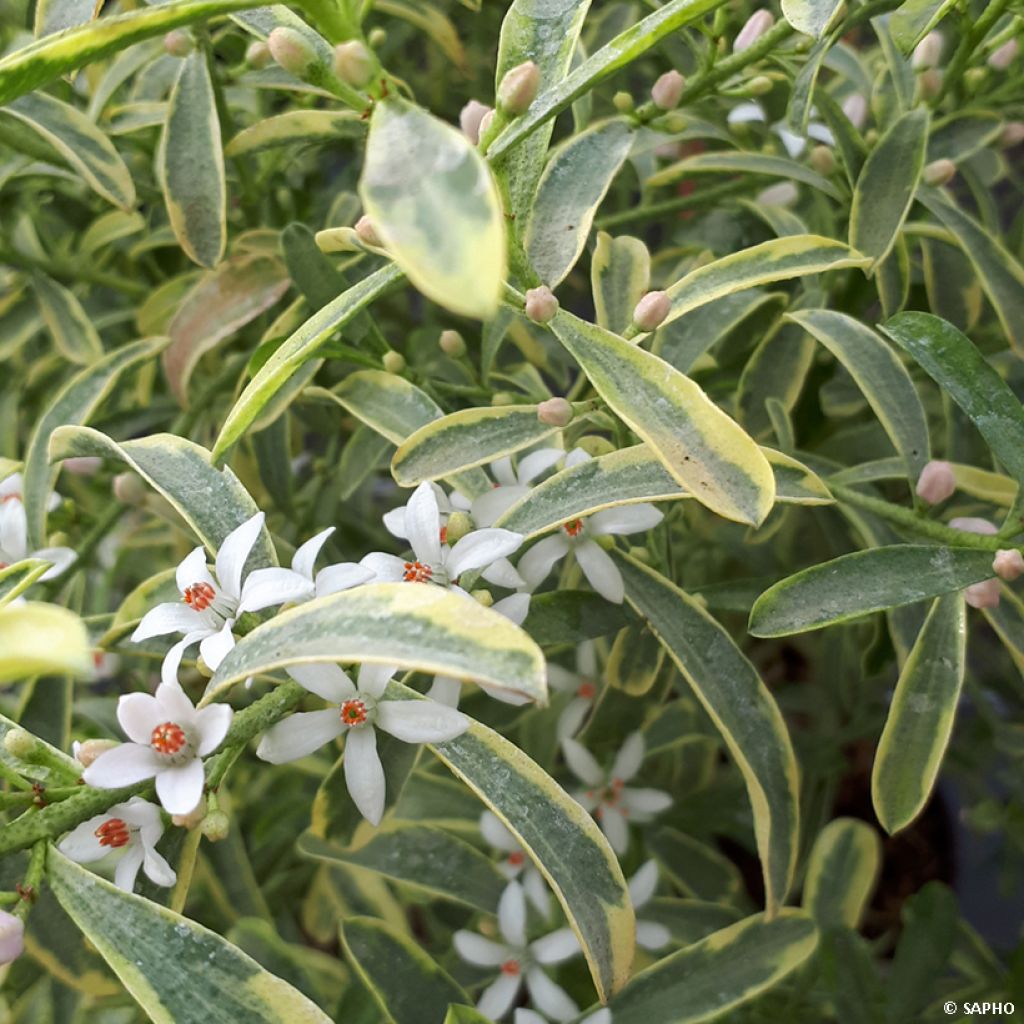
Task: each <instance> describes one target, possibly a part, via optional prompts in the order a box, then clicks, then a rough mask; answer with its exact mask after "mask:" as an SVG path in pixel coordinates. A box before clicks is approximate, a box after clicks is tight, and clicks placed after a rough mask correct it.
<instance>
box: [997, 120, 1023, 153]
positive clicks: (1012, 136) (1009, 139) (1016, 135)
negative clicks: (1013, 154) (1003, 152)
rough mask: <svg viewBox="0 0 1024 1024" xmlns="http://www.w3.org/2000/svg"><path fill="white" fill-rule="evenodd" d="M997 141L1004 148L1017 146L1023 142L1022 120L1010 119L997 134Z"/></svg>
mask: <svg viewBox="0 0 1024 1024" xmlns="http://www.w3.org/2000/svg"><path fill="white" fill-rule="evenodd" d="M999 142H1000V144H1001V145H1002V147H1003V148H1004V149H1010V148H1012V147H1013V146H1019V145H1020V144H1021V143H1022V142H1024V121H1010V122H1008V123H1007V125H1006V127H1005V128H1004V129H1003V133H1002V135H1000V136H999Z"/></svg>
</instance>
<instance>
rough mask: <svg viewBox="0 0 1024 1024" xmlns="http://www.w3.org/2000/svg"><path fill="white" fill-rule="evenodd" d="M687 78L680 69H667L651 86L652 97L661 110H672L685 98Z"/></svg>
mask: <svg viewBox="0 0 1024 1024" xmlns="http://www.w3.org/2000/svg"><path fill="white" fill-rule="evenodd" d="M685 87H686V79H685V78H683V76H682V75H681V74H679V72H678V71H675V70H673V71H666V72H665V74H663V75H662V76H661V77H660V78H659V79H658V80H657V81H656V82H655V83H654V85H653V86H652V87H651V99H652V100H653V101H654V105H655V106H656V107H657V108H658V109H659V110H672V109H674V108H675V107H678V106H679V101H680V100H681V99H682V98H683V89H684V88H685Z"/></svg>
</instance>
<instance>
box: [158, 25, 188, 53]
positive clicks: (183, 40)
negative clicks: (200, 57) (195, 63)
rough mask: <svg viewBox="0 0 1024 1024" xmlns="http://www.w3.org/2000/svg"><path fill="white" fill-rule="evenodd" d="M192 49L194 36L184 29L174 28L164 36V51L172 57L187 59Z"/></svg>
mask: <svg viewBox="0 0 1024 1024" xmlns="http://www.w3.org/2000/svg"><path fill="white" fill-rule="evenodd" d="M192 49H193V43H192V36H191V35H189V33H188V32H186V31H185V30H184V29H180V28H173V29H171V31H170V32H168V33H167V35H165V36H164V50H165V51H166V52H167V53H169V54H170V55H171V56H172V57H187V56H188V55H189V54H190V53H191V52H192Z"/></svg>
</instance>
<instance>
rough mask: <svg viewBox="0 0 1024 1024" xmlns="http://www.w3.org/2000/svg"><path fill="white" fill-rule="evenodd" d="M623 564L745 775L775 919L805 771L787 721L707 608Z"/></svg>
mask: <svg viewBox="0 0 1024 1024" xmlns="http://www.w3.org/2000/svg"><path fill="white" fill-rule="evenodd" d="M615 560H616V564H617V565H618V566H619V568H620V569H621V571H622V575H623V579H624V581H625V584H626V600H627V601H629V603H630V604H631V605H632V606H633V607H634V608H635V609H636V611H637V612H638V613H639V614H640V615H642V616H643V617H644V618H645V619H646V620H647V622H648V623H649V625H650V627H651V629H653V630H654V632H655V633H656V634H657V636H658V638H659V639H660V640H661V642H662V644H664V646H665V649H666V650H667V651H668V654H669V657H671V658H672V660H673V661H674V662H675V663H676V666H677V667H678V668H679V671H680V672H681V673H682V674H683V676H684V677H685V679H686V681H687V682H688V683H689V684H690V686H691V688H692V689H693V692H694V693H695V694H696V696H697V698H698V700H700V702H701V704H702V705H703V706H704V709H705V710H706V711H707V712H708V714H709V715H710V716H711V719H712V721H713V722H714V724H715V726H716V727H717V728H718V730H719V732H720V733H721V734H722V738H723V739H724V740H725V743H726V746H728V748H729V752H730V753H731V754H732V756H733V757H734V758H735V760H736V763H737V764H738V766H739V768H740V771H741V772H742V774H743V781H744V782H745V783H746V786H747V793H748V795H749V797H750V803H751V807H752V809H753V816H754V834H755V836H756V838H757V849H758V854H759V855H760V858H761V867H762V871H763V872H764V881H765V907H766V910H767V912H768V915H769V916H772V915H774V914H775V913H777V911H778V909H779V907H780V906H781V905H782V903H783V902H784V901H785V898H786V892H787V891H788V889H789V886H790V883H791V881H792V878H793V870H794V867H795V864H796V857H797V852H798V840H799V824H800V812H799V803H798V787H797V766H796V758H795V756H794V754H793V747H792V744H791V742H790V739H789V732H788V731H787V729H786V723H785V721H784V720H783V718H782V714H781V713H780V711H779V709H778V706H777V705H776V703H775V701H774V699H773V698H772V695H771V693H770V692H769V691H768V688H767V687H766V686H765V685H764V683H763V682H762V681H761V678H760V677H759V676H758V674H757V670H756V669H755V668H754V666H753V665H752V664H751V663H750V662H749V661H748V660H747V659H746V657H744V655H743V653H742V651H740V649H739V648H738V647H737V646H736V644H735V643H734V642H733V641H732V639H731V637H730V636H729V634H728V633H727V632H726V631H725V630H724V629H723V628H722V627H721V626H720V625H719V624H718V623H717V622H716V621H715V620H714V619H713V618H711V616H710V615H708V613H707V612H706V611H705V610H704V608H703V606H702V605H701V604H700V602H698V601H697V600H696V599H694V598H692V597H690V596H689V595H688V594H686V593H684V592H683V591H681V590H680V589H679V588H678V587H676V586H675V585H674V584H672V583H671V582H669V581H668V580H667V579H665V578H664V577H663V576H660V575H658V573H656V572H654V571H653V570H652V569H648V568H647V567H646V566H643V565H641V564H640V563H639V562H636V561H634V560H633V559H630V558H627V557H626V556H623V555H621V554H616V556H615Z"/></svg>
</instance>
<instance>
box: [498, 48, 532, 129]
mask: <svg viewBox="0 0 1024 1024" xmlns="http://www.w3.org/2000/svg"><path fill="white" fill-rule="evenodd" d="M539 88H540V68H539V67H537V65H536V64H534V62H533V61H532V60H528V61H525V62H524V63H522V64H517V65H516V66H515V67H514V68H512V69H511V70H510V71H506V72H505V77H504V78H502V80H501V84H500V85H499V86H498V107H499V108H500V109H501V110H502V112H503V113H505V114H507V115H508V116H509V117H518V116H519V115H520V114H524V113H526V110H527V108H528V107H529V106H530V104H531V103H532V102H533V101H534V98H535V97H536V95H537V90H538V89H539Z"/></svg>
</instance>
